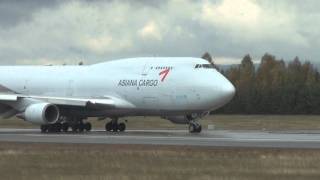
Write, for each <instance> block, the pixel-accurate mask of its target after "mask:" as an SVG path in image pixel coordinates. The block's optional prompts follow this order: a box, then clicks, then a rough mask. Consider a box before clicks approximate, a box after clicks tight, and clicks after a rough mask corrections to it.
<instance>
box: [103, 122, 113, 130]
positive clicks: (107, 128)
mask: <svg viewBox="0 0 320 180" xmlns="http://www.w3.org/2000/svg"><path fill="white" fill-rule="evenodd" d="M105 129H106V131H107V132H110V131H111V130H112V124H111V123H110V122H108V123H106V126H105Z"/></svg>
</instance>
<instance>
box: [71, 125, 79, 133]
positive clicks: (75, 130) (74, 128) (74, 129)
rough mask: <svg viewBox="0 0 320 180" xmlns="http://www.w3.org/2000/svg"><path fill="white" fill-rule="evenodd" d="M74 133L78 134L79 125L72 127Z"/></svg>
mask: <svg viewBox="0 0 320 180" xmlns="http://www.w3.org/2000/svg"><path fill="white" fill-rule="evenodd" d="M71 129H72V132H77V131H78V129H79V128H78V124H74V125H73V126H71Z"/></svg>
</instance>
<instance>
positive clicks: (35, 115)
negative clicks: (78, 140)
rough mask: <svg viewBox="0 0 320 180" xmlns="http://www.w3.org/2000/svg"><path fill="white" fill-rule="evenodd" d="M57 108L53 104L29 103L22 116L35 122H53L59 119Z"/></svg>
mask: <svg viewBox="0 0 320 180" xmlns="http://www.w3.org/2000/svg"><path fill="white" fill-rule="evenodd" d="M59 116H60V112H59V108H58V107H57V106H56V105H54V104H49V103H37V104H31V105H29V106H28V107H27V108H26V110H25V112H24V114H23V118H24V119H25V120H26V121H29V122H32V123H35V124H54V123H56V122H57V121H58V120H59Z"/></svg>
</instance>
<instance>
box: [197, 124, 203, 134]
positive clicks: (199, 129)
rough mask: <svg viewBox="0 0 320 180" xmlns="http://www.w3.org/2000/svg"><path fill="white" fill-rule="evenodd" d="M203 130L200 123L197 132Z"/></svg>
mask: <svg viewBox="0 0 320 180" xmlns="http://www.w3.org/2000/svg"><path fill="white" fill-rule="evenodd" d="M201 130H202V126H201V125H199V126H198V127H197V129H196V132H197V133H200V132H201Z"/></svg>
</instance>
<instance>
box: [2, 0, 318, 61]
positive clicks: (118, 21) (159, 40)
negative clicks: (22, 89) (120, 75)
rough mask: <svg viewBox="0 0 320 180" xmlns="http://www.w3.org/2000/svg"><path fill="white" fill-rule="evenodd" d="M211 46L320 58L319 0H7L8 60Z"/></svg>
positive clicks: (165, 52) (96, 57) (224, 52)
mask: <svg viewBox="0 0 320 180" xmlns="http://www.w3.org/2000/svg"><path fill="white" fill-rule="evenodd" d="M206 51H208V52H210V53H211V54H212V55H213V56H214V57H215V59H216V61H217V62H218V63H220V64H232V63H237V62H240V59H241V58H242V57H243V55H245V54H247V53H250V54H251V55H252V56H253V58H254V59H259V58H260V57H261V56H262V55H263V54H264V53H265V52H269V53H272V54H274V55H276V56H277V57H279V58H284V59H286V60H290V59H293V58H294V57H295V56H299V57H300V58H301V59H303V60H305V59H307V60H310V61H311V62H313V63H320V1H318V0H282V1H281V0H212V1H210V0H167V1H165V0H137V1H131V0H121V1H120V0H119V1H111V0H110V1H53V0H50V1H45V0H29V1H22V2H20V1H15V0H8V1H0V64H62V63H64V62H65V63H68V64H74V63H76V62H79V61H84V62H85V63H86V64H92V63H96V62H101V61H107V60H112V59H117V58H128V57H141V56H192V57H199V56H201V55H202V54H203V53H204V52H206Z"/></svg>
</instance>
